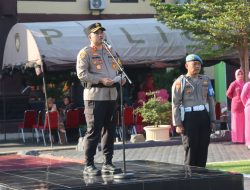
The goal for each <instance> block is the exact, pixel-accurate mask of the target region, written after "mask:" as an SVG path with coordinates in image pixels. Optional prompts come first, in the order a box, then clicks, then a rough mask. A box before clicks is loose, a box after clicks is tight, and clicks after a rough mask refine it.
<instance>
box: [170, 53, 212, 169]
mask: <svg viewBox="0 0 250 190" xmlns="http://www.w3.org/2000/svg"><path fill="white" fill-rule="evenodd" d="M202 64H203V61H202V59H201V58H200V57H199V56H198V55H195V54H190V55H188V56H187V57H186V64H185V67H186V69H187V73H186V75H181V76H179V77H178V78H177V79H176V81H175V82H174V83H173V86H172V113H173V125H174V126H176V132H177V133H179V134H181V136H182V143H183V146H184V150H185V159H184V164H185V165H190V166H199V167H205V166H206V162H207V154H208V146H209V142H210V134H211V129H212V128H213V127H214V121H215V110H214V90H213V88H212V85H211V81H210V79H209V78H208V77H207V76H205V75H200V74H199V73H200V70H201V65H202Z"/></svg>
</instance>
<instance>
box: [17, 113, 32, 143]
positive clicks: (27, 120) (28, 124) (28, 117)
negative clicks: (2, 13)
mask: <svg viewBox="0 0 250 190" xmlns="http://www.w3.org/2000/svg"><path fill="white" fill-rule="evenodd" d="M35 123H36V111H35V110H26V111H24V119H23V122H22V123H21V124H19V126H18V128H19V130H21V132H22V138H23V142H24V143H25V136H24V130H25V129H29V130H30V131H32V132H33V125H34V124H35Z"/></svg>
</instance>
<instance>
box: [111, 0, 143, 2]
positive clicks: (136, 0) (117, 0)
mask: <svg viewBox="0 0 250 190" xmlns="http://www.w3.org/2000/svg"><path fill="white" fill-rule="evenodd" d="M110 3H139V0H110Z"/></svg>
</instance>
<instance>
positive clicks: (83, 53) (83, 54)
mask: <svg viewBox="0 0 250 190" xmlns="http://www.w3.org/2000/svg"><path fill="white" fill-rule="evenodd" d="M86 55H87V53H86V52H85V51H83V52H81V54H80V59H83V58H84V57H85V56H86Z"/></svg>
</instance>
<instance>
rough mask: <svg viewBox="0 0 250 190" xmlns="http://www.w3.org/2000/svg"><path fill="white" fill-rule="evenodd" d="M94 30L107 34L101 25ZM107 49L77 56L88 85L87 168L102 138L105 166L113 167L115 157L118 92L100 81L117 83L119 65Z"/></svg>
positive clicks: (85, 51) (83, 80)
mask: <svg viewBox="0 0 250 190" xmlns="http://www.w3.org/2000/svg"><path fill="white" fill-rule="evenodd" d="M91 27H92V28H93V29H94V30H95V31H97V30H99V29H102V30H105V29H104V28H102V26H101V24H99V23H96V24H93V25H91V26H90V28H91ZM92 32H93V31H92ZM106 48H107V47H103V48H102V49H101V50H98V49H97V48H96V47H90V46H87V47H85V48H83V49H82V50H81V51H80V52H79V53H78V56H77V66H76V67H77V68H76V70H77V76H78V78H79V79H80V81H81V83H82V85H84V92H83V99H84V105H85V117H86V122H87V133H86V135H85V145H84V150H85V159H86V164H87V165H91V164H93V163H94V155H95V154H96V148H97V145H98V141H99V139H100V136H102V140H101V143H102V148H103V154H104V156H105V158H104V159H105V160H104V162H110V163H111V160H112V156H113V149H114V134H115V110H116V100H117V88H116V86H115V85H112V86H104V85H103V84H102V83H99V81H100V79H101V78H111V79H113V78H115V77H116V76H117V75H118V72H117V65H116V63H115V62H114V61H113V59H112V56H111V55H110V54H109V53H108V51H107V49H106ZM109 50H110V51H111V52H112V55H113V56H114V57H115V59H117V56H116V53H115V52H114V51H113V50H112V49H109ZM102 128H103V130H102ZM101 132H102V134H101Z"/></svg>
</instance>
